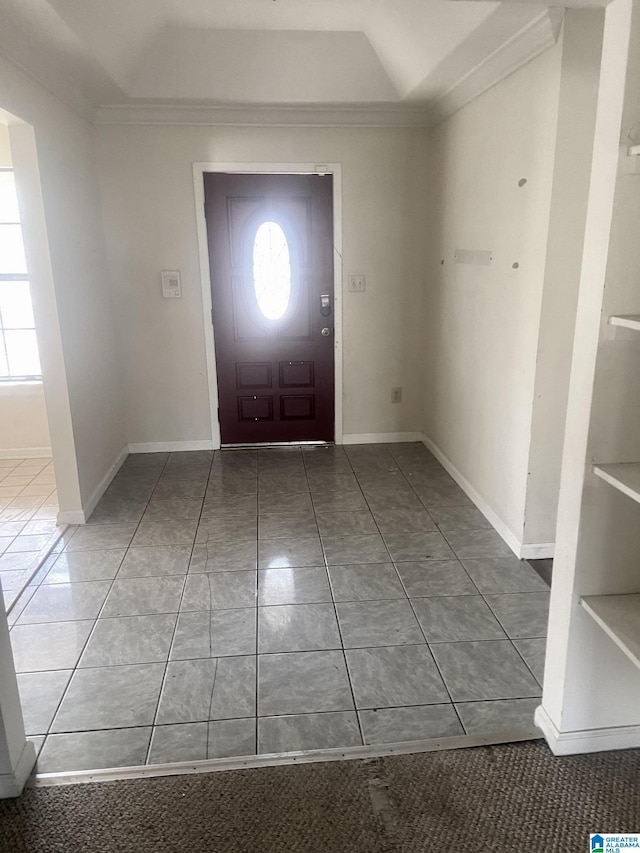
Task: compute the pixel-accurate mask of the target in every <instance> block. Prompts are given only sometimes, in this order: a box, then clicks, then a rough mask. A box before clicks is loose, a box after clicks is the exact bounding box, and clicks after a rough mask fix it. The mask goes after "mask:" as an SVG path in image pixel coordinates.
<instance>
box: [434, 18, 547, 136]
mask: <svg viewBox="0 0 640 853" xmlns="http://www.w3.org/2000/svg"><path fill="white" fill-rule="evenodd" d="M563 16H564V10H563V9H545V10H544V11H543V12H541V13H540V14H539V15H537V16H536V17H535V18H533V20H531V21H530V22H529V23H528V24H526V25H525V26H524V27H523V28H522V29H521V30H520V31H519V32H517V33H516V34H515V35H513V36H512V37H511V38H510V39H508V40H507V41H506V42H504V44H501V45H500V46H499V47H498V48H497V49H496V50H494V51H493V53H491V54H490V55H489V56H487V57H486V58H485V59H483V60H482V61H481V62H480V63H478V65H476V67H475V68H472V69H471V70H470V71H468V72H467V73H466V74H463V75H462V76H461V77H459V78H458V79H457V80H456V81H455V82H454V83H453V84H452V85H451V86H450V87H449V88H448V89H447V90H446V91H445V92H444V94H443V95H442V96H441V97H440V98H439V99H438V100H437V101H436V102H435V104H434V105H433V106H432V107H431V108H430V109H429V111H428V112H427V123H428V125H429V126H432V125H435V124H438V123H439V122H441V121H444V119H446V118H448V117H449V116H450V115H453V113H455V112H457V111H458V110H459V109H461V108H462V107H464V106H465V105H466V104H468V103H470V102H471V101H473V100H475V98H478V97H479V96H480V95H482V94H483V93H484V92H486V91H487V90H488V89H490V88H491V87H492V86H495V85H496V84H497V83H500V81H501V80H504V79H505V77H508V76H509V75H510V74H513V72H514V71H517V70H518V69H519V68H522V67H523V65H526V64H527V63H528V62H531V60H532V59H535V58H536V56H539V55H540V54H541V53H544V51H545V50H548V48H550V47H553V45H554V44H555V43H556V42H557V40H558V37H559V34H560V27H561V24H562V19H563Z"/></svg>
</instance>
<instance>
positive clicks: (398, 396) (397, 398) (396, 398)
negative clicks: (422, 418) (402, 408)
mask: <svg viewBox="0 0 640 853" xmlns="http://www.w3.org/2000/svg"><path fill="white" fill-rule="evenodd" d="M391 402H392V403H401V402H402V388H392V389H391Z"/></svg>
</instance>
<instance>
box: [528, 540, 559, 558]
mask: <svg viewBox="0 0 640 853" xmlns="http://www.w3.org/2000/svg"><path fill="white" fill-rule="evenodd" d="M555 550H556V543H555V542H540V543H537V544H534V545H521V546H520V555H521V557H522V559H523V560H547V559H553V557H554V555H555Z"/></svg>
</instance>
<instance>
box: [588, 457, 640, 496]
mask: <svg viewBox="0 0 640 853" xmlns="http://www.w3.org/2000/svg"><path fill="white" fill-rule="evenodd" d="M593 473H594V474H595V475H596V476H597V477H600V478H601V479H603V480H604V481H605V482H607V483H609V484H610V485H611V486H613V487H614V489H618V491H620V492H622V493H623V494H625V495H627V496H628V497H630V498H632V499H633V500H634V501H637V502H638V503H640V462H616V463H613V464H611V465H594V466H593Z"/></svg>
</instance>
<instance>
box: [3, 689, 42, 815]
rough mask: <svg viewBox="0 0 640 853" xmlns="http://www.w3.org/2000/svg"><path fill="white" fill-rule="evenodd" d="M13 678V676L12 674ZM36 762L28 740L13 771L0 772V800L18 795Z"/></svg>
mask: <svg viewBox="0 0 640 853" xmlns="http://www.w3.org/2000/svg"><path fill="white" fill-rule="evenodd" d="M14 678H15V676H14ZM35 763H36V748H35V746H34V744H33V743H32V742H31V741H30V740H25V742H24V747H23V748H22V752H21V754H20V758H19V759H18V763H17V764H16V766H15V768H14V769H13V773H2V774H0V800H7V799H10V798H12V797H19V796H20V794H21V793H22V790H23V788H24V786H25V784H26V782H27V779H28V778H29V776H31V771H32V770H33V768H34V767H35Z"/></svg>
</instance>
